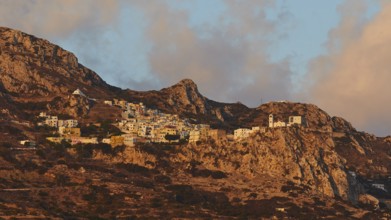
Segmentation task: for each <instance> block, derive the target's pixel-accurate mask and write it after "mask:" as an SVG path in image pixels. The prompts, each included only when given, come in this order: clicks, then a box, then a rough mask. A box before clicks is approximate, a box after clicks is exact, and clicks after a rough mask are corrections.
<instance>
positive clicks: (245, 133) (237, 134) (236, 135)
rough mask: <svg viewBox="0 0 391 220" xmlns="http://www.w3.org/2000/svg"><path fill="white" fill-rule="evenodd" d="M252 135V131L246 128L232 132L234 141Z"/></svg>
mask: <svg viewBox="0 0 391 220" xmlns="http://www.w3.org/2000/svg"><path fill="white" fill-rule="evenodd" d="M252 133H253V131H252V130H250V129H248V128H239V129H236V130H235V131H234V139H235V140H240V139H244V138H248V137H250V134H252Z"/></svg>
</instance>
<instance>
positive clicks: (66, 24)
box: [0, 0, 119, 38]
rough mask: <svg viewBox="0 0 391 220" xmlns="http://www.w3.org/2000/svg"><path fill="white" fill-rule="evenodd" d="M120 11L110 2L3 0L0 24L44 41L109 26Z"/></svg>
mask: <svg viewBox="0 0 391 220" xmlns="http://www.w3.org/2000/svg"><path fill="white" fill-rule="evenodd" d="M118 10H119V4H118V1H112V0H83V1H79V0H66V1H64V0H50V1H47V0H28V1H23V0H2V1H1V2H0V14H1V16H0V24H1V25H7V26H9V27H12V28H16V29H20V30H23V31H24V32H27V33H30V34H36V35H39V36H45V37H46V38H63V37H68V36H69V35H70V34H72V33H74V32H77V31H80V30H86V29H94V28H98V27H101V26H104V25H108V24H109V23H110V22H111V21H113V19H114V17H115V16H116V14H117V13H116V12H118Z"/></svg>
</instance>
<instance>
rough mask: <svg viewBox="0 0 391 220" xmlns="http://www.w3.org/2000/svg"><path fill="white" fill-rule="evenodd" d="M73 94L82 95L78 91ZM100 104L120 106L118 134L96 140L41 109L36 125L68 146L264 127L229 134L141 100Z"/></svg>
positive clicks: (297, 121) (171, 139) (295, 119)
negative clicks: (50, 130) (53, 131)
mask: <svg viewBox="0 0 391 220" xmlns="http://www.w3.org/2000/svg"><path fill="white" fill-rule="evenodd" d="M73 95H81V96H85V95H84V94H83V93H82V92H81V91H80V90H76V91H75V92H74V93H73ZM104 104H106V105H109V106H115V107H118V108H121V110H122V114H121V117H122V119H121V120H119V121H117V122H116V123H115V126H117V127H118V128H119V129H120V130H121V132H122V134H121V135H117V136H110V137H105V138H103V139H100V140H98V138H97V137H82V134H81V130H80V128H79V127H78V125H79V124H78V121H77V120H75V119H68V120H60V119H59V118H58V116H52V115H47V114H46V113H45V112H41V113H40V114H39V117H40V118H43V119H44V120H43V122H40V123H39V124H38V125H42V126H43V125H46V126H49V127H54V128H57V129H58V134H59V137H48V138H47V140H49V141H51V142H57V143H60V142H62V141H64V140H65V141H68V142H69V143H71V144H72V145H74V144H78V143H82V144H98V143H99V142H101V143H106V144H110V145H111V146H119V145H127V146H134V145H135V144H136V143H138V142H144V143H145V142H152V143H176V142H180V141H185V142H189V143H194V142H198V141H205V140H211V139H213V140H215V141H219V140H235V141H237V140H242V139H246V138H248V137H250V136H251V135H253V134H255V133H263V132H265V131H266V129H267V127H252V128H251V129H249V128H239V129H236V130H235V131H234V134H233V135H230V134H228V135H227V133H226V131H225V130H220V129H211V128H210V126H209V125H206V124H191V123H190V122H189V120H187V119H180V118H179V116H178V115H175V114H166V113H162V112H160V111H159V110H155V109H149V108H147V107H146V106H145V105H144V104H143V103H138V104H136V103H130V102H127V101H124V100H118V99H113V100H105V101H104ZM303 123H304V120H303V118H302V117H301V116H290V117H289V119H288V122H283V121H274V116H273V115H272V114H271V115H269V128H278V127H289V126H292V125H302V124H303Z"/></svg>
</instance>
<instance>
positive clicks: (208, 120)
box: [0, 28, 391, 219]
mask: <svg viewBox="0 0 391 220" xmlns="http://www.w3.org/2000/svg"><path fill="white" fill-rule="evenodd" d="M76 89H80V90H81V92H82V93H84V94H85V95H83V94H72V93H73V92H74V91H75V90H76ZM115 100H117V103H115V102H116V101H115ZM118 100H126V101H127V102H125V101H124V103H125V104H124V105H125V107H124V106H123V107H120V104H118V102H119V101H118ZM105 101H106V102H105ZM107 101H108V102H109V104H107ZM111 102H114V104H113V103H111ZM139 102H142V103H144V104H145V106H144V105H140V104H138V103H139ZM129 106H136V107H135V109H131V110H129V108H130V107H129ZM144 108H145V109H144ZM143 109H144V110H143ZM147 109H149V110H150V111H147ZM125 110H126V112H127V116H126V117H127V119H126V120H128V122H129V123H130V122H131V121H133V122H134V123H136V122H135V121H137V120H140V121H142V122H140V123H142V125H144V126H145V123H146V121H147V120H152V119H151V118H152V116H153V117H156V118H157V119H156V120H155V118H154V119H153V120H152V121H154V123H155V121H166V122H165V123H167V124H170V126H167V128H169V129H172V128H173V127H175V126H173V125H172V124H174V123H176V124H185V125H184V126H185V127H186V126H188V127H190V128H192V129H193V128H195V127H197V126H199V127H202V126H201V125H200V124H201V123H202V124H208V125H210V126H211V128H219V129H222V130H224V133H225V132H227V133H228V135H225V134H224V135H223V136H222V137H220V138H219V139H213V138H211V136H208V137H209V138H207V139H202V140H201V139H200V140H198V141H194V142H190V141H189V140H188V139H186V138H184V139H183V140H182V139H181V141H178V142H175V141H174V142H171V141H167V142H159V143H154V142H153V141H146V139H145V138H140V137H137V138H138V139H140V140H141V141H140V142H137V143H136V144H134V145H131V146H129V145H125V144H118V145H117V144H113V142H115V141H114V140H117V139H118V138H119V137H118V136H119V135H122V133H124V132H123V130H121V129H122V128H121V126H120V125H119V124H120V123H121V121H124V120H125V119H124V116H123V113H124V111H125ZM0 111H1V112H0V218H5V219H7V218H22V219H23V218H71V219H73V218H86V219H96V218H117V219H129V218H162V217H164V218H224V219H237V218H256V219H259V218H266V219H269V218H273V217H274V218H278V219H283V218H288V219H304V218H305V219H317V218H339V219H361V218H364V219H365V218H366V219H381V218H385V219H387V218H391V216H390V214H389V213H390V209H391V176H390V170H391V138H390V137H385V138H380V137H376V136H374V135H371V134H367V133H365V132H360V131H357V130H356V129H355V128H354V127H353V126H352V125H351V123H349V122H348V121H346V120H344V119H343V118H340V117H333V116H330V115H329V114H327V113H326V112H325V111H323V110H322V109H320V108H318V107H317V106H315V105H313V104H305V103H294V102H269V103H266V104H262V105H260V106H259V107H257V108H249V107H247V106H245V105H243V104H240V103H220V102H216V101H213V100H210V99H208V98H206V97H204V96H203V95H202V94H201V93H200V91H198V88H197V85H196V84H195V83H194V82H193V81H192V80H190V79H184V80H182V81H180V82H179V83H178V84H176V85H173V86H171V87H168V88H163V89H161V90H159V91H145V92H139V91H134V90H130V89H127V90H121V89H119V88H116V87H114V86H111V85H108V84H107V83H106V82H104V81H103V80H102V79H101V78H100V77H99V75H98V74H96V73H95V72H93V71H92V70H89V69H88V68H86V67H84V66H83V65H81V64H79V63H78V60H77V58H76V57H75V56H74V55H73V54H72V53H70V52H68V51H65V50H64V49H62V48H60V47H59V46H56V45H54V44H51V43H50V42H48V41H46V40H43V39H39V38H37V37H34V36H31V35H28V34H26V33H23V32H20V31H17V30H12V29H9V28H0ZM128 111H129V112H133V113H132V116H131V117H129V114H130V113H129V112H128ZM135 111H137V112H142V113H138V114H141V115H142V116H139V115H138V114H136V113H134V112H135ZM41 112H45V113H47V114H50V115H55V116H58V118H59V119H61V120H77V121H78V125H77V128H80V130H79V131H80V132H81V135H82V137H79V136H77V137H76V138H75V137H72V138H73V139H74V140H77V139H80V138H83V137H84V138H90V139H91V140H95V141H96V142H98V141H99V143H92V144H91V143H88V144H81V143H73V142H74V141H69V140H66V139H64V140H63V141H60V142H59V143H54V142H51V141H48V140H47V137H54V138H60V137H61V135H62V134H60V133H59V129H57V128H56V127H50V126H47V125H46V126H42V125H40V123H43V119H42V118H40V117H38V115H39V114H40V113H41ZM175 114H177V115H179V119H178V118H176V117H175ZM270 114H273V115H274V117H275V120H276V121H282V122H283V121H285V122H286V121H287V120H288V118H289V116H300V117H301V118H303V123H302V124H296V125H292V126H289V127H288V126H282V127H275V128H273V127H268V125H269V124H268V118H269V115H270ZM159 117H161V118H159ZM163 117H164V120H163V119H162V118H163ZM167 120H168V122H167ZM170 120H172V121H170ZM133 122H132V123H133ZM45 123H46V122H45ZM137 123H138V122H137ZM156 123H157V122H156ZM137 126H138V125H137ZM203 126H204V127H207V126H205V125H203ZM141 127H142V126H141V125H140V128H141ZM157 127H158V126H157ZM252 127H258V128H260V130H256V132H253V133H251V135H249V136H247V137H245V138H241V139H232V138H231V137H230V136H234V135H233V132H234V130H236V129H238V128H249V129H251V128H252ZM261 128H262V129H261ZM197 129H198V128H197ZM140 130H141V129H140ZM140 130H138V131H139V132H140ZM195 131H199V130H195ZM167 132H171V131H167ZM136 133H137V132H136ZM168 134H169V133H166V136H167V135H168ZM170 135H171V137H175V136H176V135H178V136H179V134H178V131H177V133H176V134H175V135H174V134H171V133H170ZM113 137H115V138H116V139H115V138H113ZM120 137H122V136H120ZM72 138H70V139H72ZM94 138H95V139H94ZM132 138H133V137H132ZM165 138H167V137H165ZM104 139H105V141H106V142H104ZM21 140H30V141H32V142H34V143H35V145H34V146H25V145H23V144H21V143H20V141H21ZM132 140H133V139H132ZM122 141H123V143H124V139H123V140H122ZM107 143H110V144H107Z"/></svg>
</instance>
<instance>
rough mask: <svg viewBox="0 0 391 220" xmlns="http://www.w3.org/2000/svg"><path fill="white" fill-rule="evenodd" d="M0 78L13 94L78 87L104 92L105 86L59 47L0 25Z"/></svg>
mask: <svg viewBox="0 0 391 220" xmlns="http://www.w3.org/2000/svg"><path fill="white" fill-rule="evenodd" d="M0 80H1V86H0V88H3V90H5V91H7V92H8V93H11V94H13V95H22V96H23V97H30V96H37V95H38V96H49V97H53V96H56V95H64V94H69V93H71V92H72V91H73V90H75V89H77V88H78V87H80V89H82V90H84V91H86V92H89V93H90V94H96V95H104V94H106V93H107V92H108V89H109V87H110V86H109V85H107V84H106V83H105V82H104V81H103V80H102V79H101V78H100V77H99V76H98V75H97V74H96V73H94V72H93V71H91V70H89V69H88V68H85V67H84V66H83V65H81V64H79V63H78V59H77V58H76V56H75V55H74V54H72V53H70V52H68V51H66V50H64V49H62V48H61V47H59V46H57V45H54V44H51V43H50V42H48V41H46V40H43V39H39V38H37V37H34V36H32V35H28V34H25V33H23V32H21V31H17V30H13V29H9V28H4V27H0Z"/></svg>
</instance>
